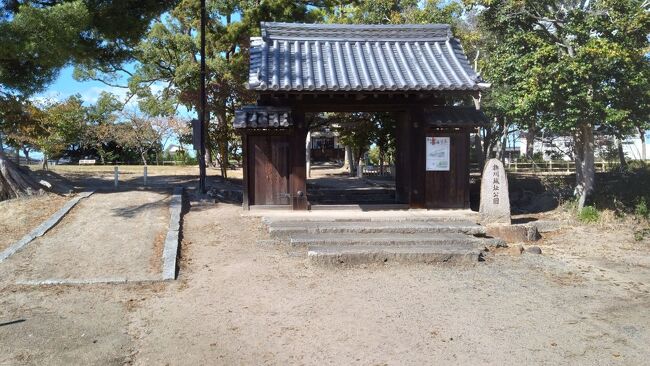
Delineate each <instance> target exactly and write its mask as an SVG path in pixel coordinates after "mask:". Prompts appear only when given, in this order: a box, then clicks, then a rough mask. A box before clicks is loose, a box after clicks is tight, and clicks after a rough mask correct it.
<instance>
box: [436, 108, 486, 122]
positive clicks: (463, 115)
mask: <svg viewBox="0 0 650 366" xmlns="http://www.w3.org/2000/svg"><path fill="white" fill-rule="evenodd" d="M424 122H425V123H426V124H427V125H428V126H429V127H461V126H483V125H486V124H487V123H488V119H487V117H486V116H485V114H483V112H482V111H480V110H476V109H475V108H473V107H435V108H428V109H425V111H424Z"/></svg>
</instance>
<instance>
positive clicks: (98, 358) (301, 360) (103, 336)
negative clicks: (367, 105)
mask: <svg viewBox="0 0 650 366" xmlns="http://www.w3.org/2000/svg"><path fill="white" fill-rule="evenodd" d="M89 202H90V201H89ZM241 212H242V211H241V208H240V207H236V206H232V205H197V206H193V207H192V209H191V210H190V212H189V213H188V214H187V215H186V216H185V218H184V225H183V237H184V239H183V244H182V249H181V251H182V259H181V269H180V275H179V279H178V280H177V281H174V282H168V283H158V284H147V285H112V286H107V285H90V286H41V287H26V286H17V285H15V284H14V283H13V282H12V281H11V279H10V278H7V276H6V275H2V276H0V293H2V296H1V297H0V364H70V363H83V364H102V365H121V364H135V365H152V364H169V365H195V364H219V365H232V364H280V365H287V364H297V365H303V364H305V365H322V364H332V365H339V364H358V365H420V364H458V365H467V364H473V365H478V364H493V365H520V364H552V365H569V364H571V365H574V364H584V365H643V364H647V359H648V357H650V350H649V349H648V347H647V345H648V344H650V281H649V280H650V263H649V261H648V258H650V255H649V254H650V244H649V243H648V242H647V240H646V241H641V242H635V241H634V239H633V238H632V237H631V235H630V234H629V233H628V232H627V231H625V229H621V228H607V230H603V228H601V227H597V226H587V227H579V228H577V229H572V230H566V231H563V232H559V233H555V234H553V235H549V236H547V237H546V238H545V239H544V240H543V241H542V242H541V243H540V247H541V248H542V250H543V252H544V254H543V255H541V256H540V255H533V254H524V255H522V256H514V257H513V256H509V255H506V254H494V255H491V256H489V257H488V260H487V261H486V262H483V263H477V264H476V265H471V266H424V265H398V264H389V265H378V266H366V267H358V268H327V267H318V266H312V265H310V264H309V263H308V262H307V260H306V256H305V253H304V252H302V251H294V250H293V249H291V248H287V247H273V246H260V245H258V244H256V241H257V240H258V239H263V238H267V234H266V233H265V232H264V230H263V227H262V225H261V223H260V221H259V218H255V217H242V216H241ZM152 222H153V221H152ZM71 260H72V259H71ZM0 270H2V268H0ZM21 319H24V320H25V321H23V322H20V323H15V324H10V325H5V326H3V325H1V323H3V322H7V321H11V320H21Z"/></svg>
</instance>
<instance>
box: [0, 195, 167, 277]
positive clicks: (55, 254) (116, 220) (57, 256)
mask: <svg viewBox="0 0 650 366" xmlns="http://www.w3.org/2000/svg"><path fill="white" fill-rule="evenodd" d="M168 206H169V192H166V191H165V192H162V193H161V192H154V191H127V192H118V193H114V192H109V193H106V192H104V193H102V192H96V193H95V194H93V195H92V196H90V197H89V198H87V199H84V200H82V201H81V202H79V204H77V206H75V207H74V208H73V209H72V210H71V211H70V212H69V213H68V214H67V215H66V216H65V217H64V218H63V220H62V221H61V222H60V223H59V224H57V225H56V226H55V227H54V228H53V229H52V230H50V231H49V232H48V233H47V234H46V235H45V236H43V237H41V238H38V239H36V240H34V241H33V242H31V243H30V244H28V245H27V246H26V247H25V249H23V250H22V251H21V252H18V253H16V254H15V255H13V256H12V257H10V258H9V259H8V260H7V261H6V262H5V263H3V265H2V266H0V274H3V273H4V274H3V276H7V277H14V278H15V279H16V280H17V281H19V282H20V281H42V280H49V279H55V280H58V279H62V280H96V279H100V280H101V279H129V280H143V279H158V278H160V276H161V272H160V271H161V253H162V245H163V241H164V235H165V233H166V230H167V227H168V224H169V208H168Z"/></svg>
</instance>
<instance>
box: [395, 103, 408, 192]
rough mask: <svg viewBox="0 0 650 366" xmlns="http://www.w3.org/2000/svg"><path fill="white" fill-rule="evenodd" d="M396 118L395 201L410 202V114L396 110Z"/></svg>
mask: <svg viewBox="0 0 650 366" xmlns="http://www.w3.org/2000/svg"><path fill="white" fill-rule="evenodd" d="M395 119H396V120H397V127H396V129H395V142H396V147H397V148H396V151H395V172H394V174H395V201H396V202H399V203H408V202H409V197H410V194H409V192H410V190H411V175H410V171H409V161H410V155H411V149H410V147H409V136H410V134H409V132H410V128H409V123H410V114H409V113H408V112H396V113H395Z"/></svg>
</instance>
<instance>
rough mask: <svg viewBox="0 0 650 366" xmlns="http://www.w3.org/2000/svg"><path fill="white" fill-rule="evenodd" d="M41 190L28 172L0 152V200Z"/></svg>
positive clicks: (38, 192) (37, 192)
mask: <svg viewBox="0 0 650 366" xmlns="http://www.w3.org/2000/svg"><path fill="white" fill-rule="evenodd" d="M42 192H43V190H42V188H41V186H40V185H39V184H38V182H36V180H35V179H34V178H32V177H31V175H30V174H29V173H28V172H25V171H23V170H22V169H21V168H20V166H19V165H16V164H14V163H13V162H12V161H11V160H9V159H7V158H6V156H5V155H4V153H3V152H0V201H3V200H6V199H11V198H16V197H22V196H29V195H34V194H40V193H42Z"/></svg>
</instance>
